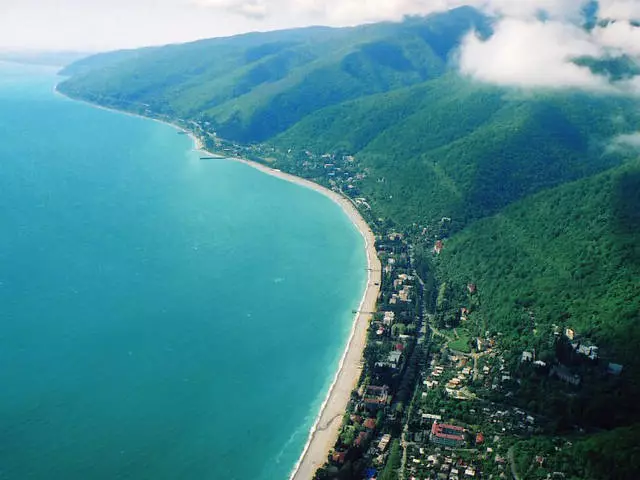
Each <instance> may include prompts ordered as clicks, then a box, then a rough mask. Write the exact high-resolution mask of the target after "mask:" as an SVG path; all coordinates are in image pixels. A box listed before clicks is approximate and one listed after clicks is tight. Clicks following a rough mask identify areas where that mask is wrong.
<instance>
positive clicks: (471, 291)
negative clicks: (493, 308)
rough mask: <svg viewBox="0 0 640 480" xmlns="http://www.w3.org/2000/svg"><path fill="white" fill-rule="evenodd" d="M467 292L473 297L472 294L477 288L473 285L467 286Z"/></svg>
mask: <svg viewBox="0 0 640 480" xmlns="http://www.w3.org/2000/svg"><path fill="white" fill-rule="evenodd" d="M467 291H468V292H469V293H470V294H471V295H473V294H474V293H476V292H477V291H478V287H477V286H476V284H475V283H470V284H468V285H467Z"/></svg>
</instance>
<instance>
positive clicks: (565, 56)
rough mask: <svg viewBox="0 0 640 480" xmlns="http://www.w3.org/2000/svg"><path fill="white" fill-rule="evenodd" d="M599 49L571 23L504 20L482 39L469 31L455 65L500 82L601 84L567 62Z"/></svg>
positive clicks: (597, 54) (591, 85)
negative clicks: (458, 63) (491, 33)
mask: <svg viewBox="0 0 640 480" xmlns="http://www.w3.org/2000/svg"><path fill="white" fill-rule="evenodd" d="M601 53H602V50H601V48H600V47H599V46H598V45H597V44H596V43H594V42H593V41H592V38H591V37H590V36H589V34H588V33H586V32H585V31H584V30H582V29H580V28H578V27H575V26H573V25H567V24H564V23H561V22H555V21H552V22H540V21H536V20H518V19H506V20H503V21H501V22H500V23H499V24H498V25H497V27H496V30H495V33H494V35H493V36H492V37H491V38H489V39H488V40H486V41H482V40H480V39H479V38H478V37H477V36H475V35H473V34H471V35H469V36H468V37H467V38H466V39H465V41H464V43H463V46H462V49H461V53H460V69H461V71H462V72H463V73H465V74H467V75H470V76H472V77H474V78H476V79H478V80H481V81H484V82H488V83H496V84H500V85H520V86H530V87H558V86H562V87H588V88H605V87H606V81H605V80H603V79H602V78H600V77H596V76H595V75H593V74H592V73H591V71H590V70H589V69H588V68H586V67H579V66H577V65H575V64H574V63H573V62H572V60H573V59H575V58H576V57H580V56H584V55H590V56H599V55H600V54H601Z"/></svg>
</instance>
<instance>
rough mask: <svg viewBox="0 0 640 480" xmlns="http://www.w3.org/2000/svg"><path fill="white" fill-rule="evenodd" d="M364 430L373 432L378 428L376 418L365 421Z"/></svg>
mask: <svg viewBox="0 0 640 480" xmlns="http://www.w3.org/2000/svg"><path fill="white" fill-rule="evenodd" d="M363 425H364V428H366V429H369V430H373V429H374V428H376V419H375V418H367V419H366V420H365V421H364V424H363Z"/></svg>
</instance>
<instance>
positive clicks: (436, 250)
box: [433, 240, 444, 255]
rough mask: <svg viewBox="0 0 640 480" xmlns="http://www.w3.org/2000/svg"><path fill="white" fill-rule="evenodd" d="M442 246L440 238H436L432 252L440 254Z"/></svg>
mask: <svg viewBox="0 0 640 480" xmlns="http://www.w3.org/2000/svg"><path fill="white" fill-rule="evenodd" d="M443 248H444V243H442V240H438V241H437V242H436V244H435V245H434V246H433V253H435V254H436V255H440V252H442V249H443Z"/></svg>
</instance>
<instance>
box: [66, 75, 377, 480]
mask: <svg viewBox="0 0 640 480" xmlns="http://www.w3.org/2000/svg"><path fill="white" fill-rule="evenodd" d="M57 87H58V86H57V85H56V86H55V87H54V92H55V93H56V94H58V95H61V96H63V97H65V98H68V99H70V100H73V101H79V102H82V103H86V104H87V105H90V106H92V107H95V108H101V109H103V110H108V111H112V112H117V113H121V114H126V115H131V116H134V117H139V118H144V119H146V120H153V121H156V122H159V123H162V124H164V125H168V126H170V127H172V128H174V129H176V130H178V131H180V132H185V133H186V134H188V136H189V138H191V140H192V141H193V144H194V150H195V151H197V152H201V153H203V154H206V155H211V156H213V157H219V158H220V159H221V160H229V161H233V162H238V163H244V164H245V165H248V166H250V167H252V168H255V169H256V170H259V171H261V172H262V173H265V174H267V175H271V176H274V177H277V178H280V179H281V180H284V181H288V182H291V183H294V184H296V185H299V186H302V187H305V188H309V189H311V190H314V191H316V192H318V193H320V194H322V195H324V196H326V197H328V198H329V199H331V200H332V201H333V202H335V203H337V204H338V205H339V206H340V207H341V209H342V211H343V212H344V213H345V215H347V217H348V218H349V220H350V221H351V223H353V225H354V226H355V227H356V228H357V229H358V231H359V232H360V235H362V238H363V239H364V243H365V245H364V246H365V252H366V256H367V285H366V288H365V290H364V292H363V295H362V299H361V301H360V305H359V306H358V311H357V313H356V314H355V315H354V320H353V323H352V327H351V331H350V334H349V337H348V339H347V342H346V345H345V348H344V351H343V353H342V356H341V357H340V361H339V363H338V368H337V371H336V373H335V375H334V377H333V380H332V382H331V385H330V386H329V390H328V391H327V394H326V396H325V398H324V400H323V402H322V405H321V407H320V410H319V412H318V414H317V415H316V417H315V420H314V422H313V425H312V426H311V428H310V430H309V435H308V437H307V441H306V443H305V446H304V448H303V450H302V453H301V454H300V457H299V458H298V460H297V461H296V464H295V465H294V467H293V469H292V471H291V473H290V475H289V480H308V479H311V478H313V475H314V474H315V472H316V470H317V469H318V468H320V467H322V466H323V465H324V464H325V463H326V461H327V456H328V454H329V452H330V451H331V450H332V449H333V447H334V445H335V443H336V441H337V439H338V435H339V433H340V427H341V426H342V418H343V416H344V413H345V412H346V409H347V406H348V403H349V400H350V398H351V392H352V391H353V389H354V388H355V387H356V386H357V383H358V380H359V379H360V375H361V373H362V358H363V355H364V349H365V347H366V344H367V331H368V328H369V320H370V319H371V318H372V316H373V315H372V314H371V313H367V312H374V311H376V304H377V300H378V294H379V292H380V284H381V282H382V267H381V264H380V260H379V259H378V255H377V252H376V249H375V236H374V234H373V232H372V230H371V228H370V227H369V225H368V224H367V222H366V221H365V220H364V218H363V217H362V216H361V215H360V212H358V209H357V208H356V207H355V205H354V204H353V203H352V202H351V201H350V200H349V199H348V198H347V197H345V196H343V195H341V194H339V193H337V192H334V191H333V190H330V189H328V188H326V187H323V186H322V185H319V184H317V183H315V182H312V181H311V180H307V179H305V178H302V177H297V176H295V175H292V174H289V173H285V172H282V171H280V170H277V169H274V168H270V167H268V166H266V165H263V164H261V163H258V162H254V161H251V160H247V159H243V158H236V157H224V156H221V155H219V154H215V153H212V152H209V151H207V150H206V149H205V148H204V144H203V142H202V141H201V140H200V138H198V137H197V136H196V135H195V134H194V133H192V132H190V131H188V130H186V129H184V128H182V127H180V126H178V125H175V124H173V123H170V122H167V121H163V120H159V119H156V118H151V117H145V116H144V115H139V114H136V113H131V112H126V111H122V110H117V109H114V108H109V107H104V106H102V105H97V104H95V103H92V102H89V101H86V100H79V99H75V98H72V97H69V96H67V95H65V94H64V93H62V92H60V91H59V90H58V88H57Z"/></svg>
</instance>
